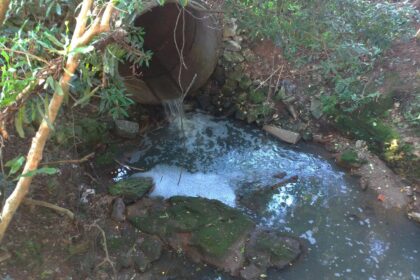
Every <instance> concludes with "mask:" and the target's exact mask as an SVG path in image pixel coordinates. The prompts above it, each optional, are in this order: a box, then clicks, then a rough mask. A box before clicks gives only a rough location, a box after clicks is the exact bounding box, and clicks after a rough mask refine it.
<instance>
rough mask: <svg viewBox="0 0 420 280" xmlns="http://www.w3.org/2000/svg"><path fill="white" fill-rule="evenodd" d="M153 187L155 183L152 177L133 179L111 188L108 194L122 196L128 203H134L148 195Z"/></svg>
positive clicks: (120, 182)
mask: <svg viewBox="0 0 420 280" xmlns="http://www.w3.org/2000/svg"><path fill="white" fill-rule="evenodd" d="M153 187H154V182H153V179H152V178H150V177H132V178H127V179H123V180H121V181H119V182H118V183H116V184H114V185H112V186H110V187H109V188H108V192H109V193H110V194H111V195H115V196H121V197H122V198H124V200H125V201H127V202H133V201H136V200H138V199H140V198H142V197H143V196H144V195H146V194H148V193H149V192H150V191H151V190H152V189H153Z"/></svg>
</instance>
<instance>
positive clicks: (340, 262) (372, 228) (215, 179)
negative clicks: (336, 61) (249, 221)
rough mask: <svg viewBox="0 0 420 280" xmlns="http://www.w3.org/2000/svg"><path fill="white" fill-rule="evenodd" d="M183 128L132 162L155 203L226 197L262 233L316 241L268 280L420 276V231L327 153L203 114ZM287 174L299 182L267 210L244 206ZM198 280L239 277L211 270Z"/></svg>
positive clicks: (153, 136)
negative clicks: (150, 181) (148, 181)
mask: <svg viewBox="0 0 420 280" xmlns="http://www.w3.org/2000/svg"><path fill="white" fill-rule="evenodd" d="M177 124H178V125H177ZM182 127H183V130H180V129H179V122H175V123H173V124H172V125H168V126H167V127H164V128H161V129H158V130H155V131H152V132H149V133H148V134H147V135H146V137H144V139H143V142H142V143H141V149H140V150H138V151H136V152H135V153H133V154H132V155H131V164H132V165H136V166H138V167H141V168H144V169H145V170H147V171H146V172H143V173H139V174H136V175H134V176H151V177H153V178H154V180H155V182H156V189H155V190H154V192H153V193H152V195H154V196H163V197H171V196H174V195H187V196H202V197H207V198H212V199H218V200H220V201H222V202H224V203H226V204H228V205H230V206H232V207H238V208H240V209H242V210H243V211H245V212H246V213H247V214H248V215H250V216H251V217H252V218H253V219H254V220H255V221H256V222H257V224H258V226H260V227H268V228H275V229H277V230H279V231H282V232H286V233H288V234H292V235H295V236H300V237H301V238H303V239H304V240H306V241H307V244H308V249H307V252H306V253H305V255H304V256H303V257H302V258H301V259H300V260H299V261H298V262H296V263H295V264H294V265H293V266H292V267H290V268H288V269H286V270H283V271H274V270H273V271H270V272H269V273H268V275H267V278H266V279H271V280H274V279H420V262H419V261H420V227H418V226H417V225H415V224H413V223H412V222H410V221H409V220H407V219H406V218H405V217H404V216H403V215H402V213H398V212H396V211H388V210H385V209H383V208H382V207H381V206H380V205H379V202H377V201H376V199H375V197H374V196H373V195H372V194H370V193H366V192H361V191H360V190H359V188H358V186H357V185H356V183H355V181H354V180H352V179H351V178H349V177H348V176H347V175H346V174H345V173H344V172H343V171H342V170H340V169H338V168H337V167H336V166H335V165H334V164H333V163H332V162H330V161H329V160H327V159H326V158H324V157H323V156H322V152H321V149H319V148H317V147H315V146H310V145H306V146H305V145H303V144H302V145H298V146H286V145H283V144H282V143H280V142H279V141H277V140H276V139H274V138H272V137H270V136H268V135H266V134H265V133H264V132H262V131H260V130H258V129H255V128H254V127H252V126H247V125H244V124H240V123H236V122H234V121H232V120H226V119H220V118H215V117H211V116H208V115H205V114H202V113H193V114H187V115H186V117H185V118H184V121H183V124H182ZM279 172H286V173H287V176H286V178H287V177H290V176H294V175H297V176H298V178H299V179H298V180H297V182H294V183H289V184H287V185H286V186H285V187H282V188H279V189H278V190H277V191H275V192H274V193H273V195H272V196H271V197H270V198H269V200H268V201H267V202H266V204H264V205H263V207H262V209H261V211H258V212H253V211H250V210H247V209H246V208H244V207H243V206H241V205H240V204H239V203H237V202H236V198H237V196H238V195H243V194H246V193H247V192H249V190H250V189H251V188H257V187H263V186H271V185H273V184H275V183H277V182H279V180H278V179H276V178H274V177H273V175H275V174H278V173H279ZM256 199H257V198H256ZM176 279H178V278H176ZM179 279H181V278H179ZM192 279H213V280H216V279H217V280H222V279H231V278H230V277H229V276H226V275H221V274H220V273H218V272H214V271H212V270H205V271H203V272H202V273H201V274H198V276H195V278H192Z"/></svg>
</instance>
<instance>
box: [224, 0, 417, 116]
mask: <svg viewBox="0 0 420 280" xmlns="http://www.w3.org/2000/svg"><path fill="white" fill-rule="evenodd" d="M226 2H227V6H228V8H229V14H230V15H231V16H233V17H236V18H238V20H239V24H240V26H241V27H242V28H243V29H246V30H247V31H248V32H247V34H249V36H250V37H251V38H261V37H265V38H271V39H272V40H273V41H274V42H275V43H276V44H277V45H278V46H280V47H281V48H283V50H284V54H285V55H286V57H288V58H290V59H291V58H293V60H294V61H299V63H313V62H315V63H319V64H320V65H321V66H322V69H321V70H322V73H323V76H324V80H325V83H326V84H332V88H333V89H334V91H333V94H332V95H327V96H324V97H323V99H324V104H325V111H327V112H331V111H332V109H333V108H336V107H338V108H340V109H343V110H345V111H348V112H353V111H355V110H357V109H358V108H360V107H361V106H363V105H364V104H367V103H369V102H371V101H372V100H373V99H375V98H376V97H377V93H375V92H369V91H366V90H365V86H366V81H364V79H363V76H364V75H367V74H368V73H369V71H370V70H371V69H372V67H373V65H374V63H375V61H376V60H377V58H378V57H379V56H380V55H381V54H382V53H383V52H384V50H386V49H387V48H388V47H389V46H390V44H391V42H392V41H393V40H395V39H396V38H399V37H402V36H411V35H412V34H414V32H415V30H413V29H412V27H411V22H412V19H413V17H415V16H416V17H418V13H417V12H416V11H415V10H414V9H413V8H412V7H411V6H410V5H409V4H407V3H405V2H404V3H391V2H388V1H382V2H381V3H377V2H375V1H368V0H286V1H276V0H269V1H259V0H239V1H238V0H227V1H226ZM295 56H298V58H296V57H295Z"/></svg>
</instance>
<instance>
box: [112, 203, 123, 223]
mask: <svg viewBox="0 0 420 280" xmlns="http://www.w3.org/2000/svg"><path fill="white" fill-rule="evenodd" d="M111 218H112V219H113V220H114V221H117V222H123V221H124V220H125V204H124V201H123V199H122V198H120V197H118V198H117V199H115V201H114V204H113V205H112V213H111Z"/></svg>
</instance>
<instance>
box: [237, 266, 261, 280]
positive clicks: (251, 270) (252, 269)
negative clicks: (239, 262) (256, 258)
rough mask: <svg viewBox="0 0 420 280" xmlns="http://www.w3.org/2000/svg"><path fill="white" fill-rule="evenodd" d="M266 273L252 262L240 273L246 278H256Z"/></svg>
mask: <svg viewBox="0 0 420 280" xmlns="http://www.w3.org/2000/svg"><path fill="white" fill-rule="evenodd" d="M263 273H264V270H263V269H261V268H259V267H258V266H256V265H255V264H251V265H249V266H247V267H245V268H244V269H242V270H241V272H240V275H241V277H242V278H243V279H245V280H254V279H258V278H259V277H260V275H262V274H263Z"/></svg>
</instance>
